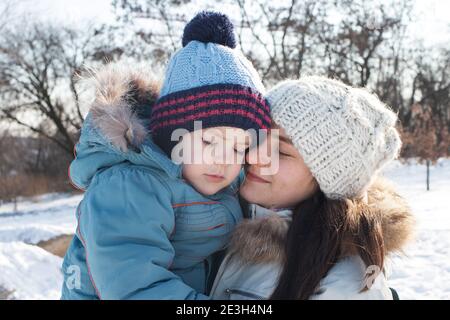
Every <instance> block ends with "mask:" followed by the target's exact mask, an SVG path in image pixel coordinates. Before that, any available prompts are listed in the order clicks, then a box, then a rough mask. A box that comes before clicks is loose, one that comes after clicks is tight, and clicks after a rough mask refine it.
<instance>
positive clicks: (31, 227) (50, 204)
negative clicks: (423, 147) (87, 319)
mask: <svg viewBox="0 0 450 320" xmlns="http://www.w3.org/2000/svg"><path fill="white" fill-rule="evenodd" d="M425 174H426V169H425V166H424V165H419V164H416V163H414V162H413V163H409V164H402V163H400V162H394V163H393V164H392V165H390V166H389V167H388V168H386V170H385V175H386V176H387V177H388V178H390V179H391V180H392V181H394V183H395V184H396V185H397V186H398V190H399V192H400V193H401V194H402V195H404V196H405V197H406V198H407V199H408V201H409V203H410V205H411V207H412V209H413V211H414V213H415V215H416V218H417V221H418V226H417V236H416V241H415V242H414V243H412V244H411V245H410V246H409V247H408V248H407V250H406V256H396V257H394V258H393V265H392V275H391V278H390V285H391V286H392V287H394V288H395V289H397V291H398V292H399V294H400V297H401V298H402V299H450V159H441V160H440V161H439V162H438V163H437V165H436V166H433V167H432V168H431V191H428V192H427V191H425V188H426V185H425ZM81 198H82V196H81V195H64V194H51V195H46V196H42V197H39V198H36V199H34V200H24V201H21V202H20V203H19V205H18V212H16V213H14V212H13V205H11V204H6V205H2V206H0V270H1V271H0V297H1V296H2V290H3V291H4V292H5V291H6V292H11V293H10V294H9V296H8V297H9V298H14V299H58V298H59V291H60V288H61V284H62V275H61V272H60V266H61V263H62V259H61V258H59V257H56V256H54V255H52V254H51V253H48V252H47V251H45V250H43V249H41V248H39V247H37V246H35V244H36V243H38V242H39V241H42V240H48V239H51V238H54V237H55V236H58V235H62V234H71V233H73V232H74V230H75V227H76V221H75V214H74V212H75V209H76V206H77V204H78V202H79V201H80V200H81Z"/></svg>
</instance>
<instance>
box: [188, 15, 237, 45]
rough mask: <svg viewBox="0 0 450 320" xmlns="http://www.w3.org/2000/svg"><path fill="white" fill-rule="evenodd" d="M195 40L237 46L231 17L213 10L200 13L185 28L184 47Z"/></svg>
mask: <svg viewBox="0 0 450 320" xmlns="http://www.w3.org/2000/svg"><path fill="white" fill-rule="evenodd" d="M194 40H197V41H200V42H204V43H208V42H213V43H217V44H220V45H223V46H227V47H229V48H232V49H234V48H236V37H235V35H234V27H233V24H232V23H231V21H230V19H229V18H228V16H227V15H225V14H222V13H218V12H213V11H202V12H200V13H198V14H197V15H196V16H195V17H194V18H193V19H192V20H191V21H189V23H188V24H187V25H186V27H185V28H184V32H183V40H182V43H183V47H185V46H186V45H187V44H188V43H189V42H191V41H194Z"/></svg>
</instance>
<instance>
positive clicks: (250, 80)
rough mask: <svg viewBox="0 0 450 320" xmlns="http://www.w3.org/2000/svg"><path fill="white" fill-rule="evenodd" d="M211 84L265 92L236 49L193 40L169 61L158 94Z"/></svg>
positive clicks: (256, 76)
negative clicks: (231, 85)
mask: <svg viewBox="0 0 450 320" xmlns="http://www.w3.org/2000/svg"><path fill="white" fill-rule="evenodd" d="M213 84H236V85H241V86H245V87H249V88H252V89H255V90H257V91H259V92H260V93H262V94H264V93H265V89H264V85H263V84H262V82H261V79H260V77H259V75H258V73H257V72H256V70H255V68H254V67H253V66H252V64H251V62H250V61H249V60H248V59H247V58H246V57H244V55H243V54H242V53H241V52H240V51H239V50H237V49H232V48H229V47H226V46H222V45H220V44H216V43H212V42H209V43H203V42H200V41H196V40H193V41H191V42H189V43H188V44H187V45H186V46H185V47H184V48H182V49H180V50H178V51H177V52H176V53H175V54H174V55H173V56H172V58H171V59H170V61H169V65H168V66H167V71H166V77H165V79H164V83H163V86H162V89H161V92H160V95H161V96H165V95H167V94H169V93H173V92H177V91H183V90H188V89H192V88H196V87H201V86H206V85H213Z"/></svg>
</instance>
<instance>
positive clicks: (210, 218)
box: [62, 12, 270, 299]
mask: <svg viewBox="0 0 450 320" xmlns="http://www.w3.org/2000/svg"><path fill="white" fill-rule="evenodd" d="M235 44H236V41H235V39H234V35H233V30H232V25H231V23H230V21H229V20H228V18H227V17H226V16H224V15H222V14H218V13H212V12H202V13H200V14H198V15H197V16H196V17H195V18H194V19H193V20H192V21H191V22H190V23H189V24H188V25H187V26H186V28H185V30H184V35H183V48H182V49H180V50H179V51H178V52H177V53H175V54H174V56H173V57H172V58H171V60H170V61H169V65H168V68H167V71H166V77H165V81H164V84H163V86H162V89H161V92H160V97H159V99H158V100H157V101H156V103H155V104H154V105H153V106H150V105H151V101H152V99H153V98H154V91H155V88H154V85H152V84H151V82H149V80H148V78H146V77H145V75H143V74H142V73H139V72H130V71H128V70H123V69H120V68H119V67H117V66H114V65H113V66H109V67H107V68H106V69H105V70H103V71H101V72H100V73H98V74H97V75H96V76H95V78H96V80H97V96H96V100H95V102H94V104H93V106H92V107H91V110H90V113H89V115H88V117H87V118H86V121H85V123H84V125H83V129H82V133H81V137H80V141H79V143H78V144H77V146H76V151H77V156H76V159H75V160H74V161H73V162H72V164H71V166H70V172H69V174H70V176H71V179H72V181H73V183H74V184H75V185H76V186H78V187H80V188H82V189H85V195H84V198H83V200H82V201H81V203H80V204H79V206H78V209H77V219H78V228H77V231H76V234H75V236H74V238H73V241H72V243H71V245H70V247H69V249H68V251H67V254H66V256H65V259H64V263H63V272H64V275H65V281H64V285H63V289H62V299H206V298H208V297H207V296H206V295H205V294H207V293H208V285H209V281H210V279H214V275H215V272H216V270H215V266H214V265H215V259H213V257H214V254H215V253H217V252H219V251H221V250H222V249H223V248H224V247H225V245H226V244H227V243H228V241H229V236H230V233H231V231H232V230H233V228H234V226H235V225H236V224H237V223H238V222H239V221H240V220H241V219H242V212H241V208H240V206H239V202H238V199H237V197H236V193H237V189H236V187H237V182H238V180H239V179H238V176H239V174H240V172H241V165H240V164H239V163H231V164H230V163H224V162H222V161H220V159H218V158H214V156H213V157H212V162H208V163H206V162H201V163H194V164H187V163H186V164H184V163H183V164H182V165H179V164H176V163H174V162H173V161H171V156H172V151H173V150H174V148H175V147H176V146H179V144H178V143H183V145H184V142H186V141H187V140H189V138H190V140H191V141H192V142H193V143H192V145H193V146H198V145H199V144H200V145H201V146H202V147H204V146H207V145H209V146H208V148H211V147H213V148H214V145H210V143H213V141H212V139H213V136H214V135H216V139H219V138H223V135H222V133H224V132H225V131H231V132H232V135H235V136H236V137H238V138H242V137H244V139H245V138H246V132H245V130H248V129H255V130H258V129H265V128H268V127H269V124H270V119H269V114H270V113H269V109H268V105H267V103H266V101H265V99H264V98H263V96H262V94H263V93H264V87H263V85H262V83H261V80H260V79H259V77H258V75H257V73H256V71H255V70H254V69H253V67H252V65H251V63H250V62H249V61H248V60H247V59H245V57H244V56H243V55H242V54H241V53H240V52H239V51H237V50H235V49H234V48H235ZM147 120H148V121H147ZM194 121H202V128H203V130H202V131H200V134H198V133H199V132H198V131H195V129H196V128H195V126H194ZM147 128H149V130H150V134H148V132H147ZM177 129H182V130H184V131H185V132H186V133H185V134H184V135H183V140H182V142H179V141H172V140H173V136H172V134H173V133H174V131H176V130H177ZM186 145H187V144H186ZM227 146H228V145H227ZM245 148H246V145H242V144H241V145H238V144H234V145H231V147H230V148H225V149H224V150H221V151H223V152H224V153H229V152H232V153H235V154H233V156H236V157H239V156H240V157H243V155H242V152H243V151H244V150H245ZM182 151H183V153H184V154H186V153H189V152H192V150H188V149H187V150H186V149H183V150H182Z"/></svg>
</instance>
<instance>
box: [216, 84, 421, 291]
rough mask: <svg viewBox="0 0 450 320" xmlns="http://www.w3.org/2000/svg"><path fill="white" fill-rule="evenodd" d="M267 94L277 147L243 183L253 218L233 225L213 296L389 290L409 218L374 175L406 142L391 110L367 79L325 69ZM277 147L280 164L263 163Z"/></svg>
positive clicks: (403, 206)
mask: <svg viewBox="0 0 450 320" xmlns="http://www.w3.org/2000/svg"><path fill="white" fill-rule="evenodd" d="M267 98H268V101H269V103H270V105H271V108H272V118H273V121H274V128H276V129H279V131H278V132H279V133H278V134H277V133H276V130H272V132H271V133H270V134H269V138H268V139H266V143H267V144H270V143H273V141H279V147H278V152H276V153H275V154H272V155H270V156H268V159H264V156H263V155H261V154H259V158H258V163H257V164H254V165H250V166H249V167H248V169H247V176H246V180H245V182H244V185H243V186H242V187H241V191H240V193H241V196H242V197H243V198H244V199H246V200H247V201H248V202H250V203H252V205H251V206H250V212H251V217H252V219H249V220H247V221H245V222H244V223H242V224H241V225H240V226H238V227H237V229H236V231H235V233H234V235H233V239H232V241H231V244H230V247H229V251H228V255H227V256H226V257H225V259H224V261H223V263H222V265H221V267H220V270H219V271H218V274H217V277H216V280H215V282H214V285H213V288H212V290H211V296H212V297H213V298H215V299H268V298H270V299H392V298H393V297H392V294H391V291H390V290H389V287H388V285H387V281H386V275H385V273H386V258H387V255H388V254H389V253H392V252H395V251H399V250H400V249H401V248H402V247H403V246H404V245H405V243H406V242H407V240H408V239H409V238H410V235H411V230H412V226H413V219H412V216H411V214H410V211H409V209H408V207H407V205H406V204H405V202H404V200H403V199H402V198H401V197H400V196H398V195H397V194H396V193H395V192H394V191H393V189H392V188H391V187H390V186H389V185H388V184H387V183H386V182H384V181H382V180H380V179H379V178H377V173H378V172H379V170H380V169H381V168H382V167H383V166H384V165H385V164H386V163H388V162H389V161H391V160H393V159H394V158H395V157H396V156H397V155H398V152H399V149H400V146H401V141H400V138H399V135H398V133H397V131H396V129H395V127H394V125H395V122H396V119H397V118H396V116H395V114H394V113H393V112H392V111H391V110H389V109H388V108H387V107H386V106H385V105H384V104H383V103H381V102H380V101H379V100H378V99H377V98H376V97H375V96H374V95H372V94H370V93H368V92H367V91H365V90H364V89H359V88H352V87H349V86H346V85H344V84H343V83H341V82H339V81H336V80H330V79H326V78H321V77H306V78H303V79H302V80H298V81H293V80H290V81H285V82H283V83H281V84H279V85H277V86H276V87H275V88H273V89H272V90H271V91H270V92H269V93H268V95H267ZM275 135H276V136H275ZM267 149H271V148H270V146H269V147H268V148H267ZM252 152H257V151H256V150H255V151H252ZM276 156H278V157H279V158H278V160H279V164H278V166H279V168H278V171H277V172H276V173H275V174H272V175H268V174H267V173H263V172H264V170H263V169H264V168H265V167H267V166H269V165H270V164H271V162H270V161H267V160H271V161H273V160H274V159H275V158H274V157H276ZM247 157H248V158H247V159H249V158H251V157H252V154H248V155H247Z"/></svg>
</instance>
